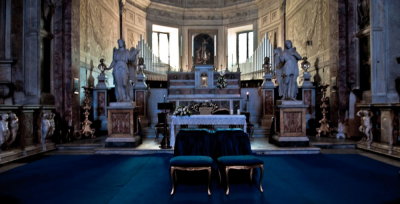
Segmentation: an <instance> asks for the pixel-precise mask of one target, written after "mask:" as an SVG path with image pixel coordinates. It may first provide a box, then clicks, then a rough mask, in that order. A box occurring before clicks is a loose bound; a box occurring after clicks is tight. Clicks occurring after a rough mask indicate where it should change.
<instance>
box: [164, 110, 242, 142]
mask: <svg viewBox="0 0 400 204" xmlns="http://www.w3.org/2000/svg"><path fill="white" fill-rule="evenodd" d="M175 125H243V130H244V132H246V130H247V123H246V116H245V115H191V116H171V122H170V136H171V140H170V142H171V146H172V147H173V146H174V145H175Z"/></svg>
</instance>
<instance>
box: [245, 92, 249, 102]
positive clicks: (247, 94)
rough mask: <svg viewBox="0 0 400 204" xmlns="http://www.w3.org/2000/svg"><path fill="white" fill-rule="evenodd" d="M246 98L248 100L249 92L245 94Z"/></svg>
mask: <svg viewBox="0 0 400 204" xmlns="http://www.w3.org/2000/svg"><path fill="white" fill-rule="evenodd" d="M246 98H247V100H249V92H246Z"/></svg>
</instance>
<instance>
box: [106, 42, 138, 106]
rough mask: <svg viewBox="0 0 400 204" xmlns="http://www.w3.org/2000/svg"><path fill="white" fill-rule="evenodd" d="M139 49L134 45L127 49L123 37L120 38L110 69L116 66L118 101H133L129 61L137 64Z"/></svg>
mask: <svg viewBox="0 0 400 204" xmlns="http://www.w3.org/2000/svg"><path fill="white" fill-rule="evenodd" d="M139 51H140V50H139V49H135V48H133V47H132V48H131V49H130V50H127V49H126V48H125V41H124V40H122V39H119V40H118V49H117V48H114V53H113V61H112V62H111V65H110V67H109V68H108V69H112V68H114V69H113V77H114V84H115V96H116V98H117V101H118V102H128V101H132V96H131V94H130V84H129V75H130V74H129V67H128V62H130V63H131V64H133V65H134V66H136V57H137V54H138V53H139ZM132 71H134V70H132Z"/></svg>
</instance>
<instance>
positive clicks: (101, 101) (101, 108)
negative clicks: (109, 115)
mask: <svg viewBox="0 0 400 204" xmlns="http://www.w3.org/2000/svg"><path fill="white" fill-rule="evenodd" d="M97 104H98V107H97V114H98V116H105V115H106V111H105V110H106V94H105V93H104V92H97Z"/></svg>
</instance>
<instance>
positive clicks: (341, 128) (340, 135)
mask: <svg viewBox="0 0 400 204" xmlns="http://www.w3.org/2000/svg"><path fill="white" fill-rule="evenodd" d="M337 131H338V132H337V134H336V139H344V138H346V135H345V131H346V126H345V125H344V124H343V123H342V122H339V124H338V128H337Z"/></svg>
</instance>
